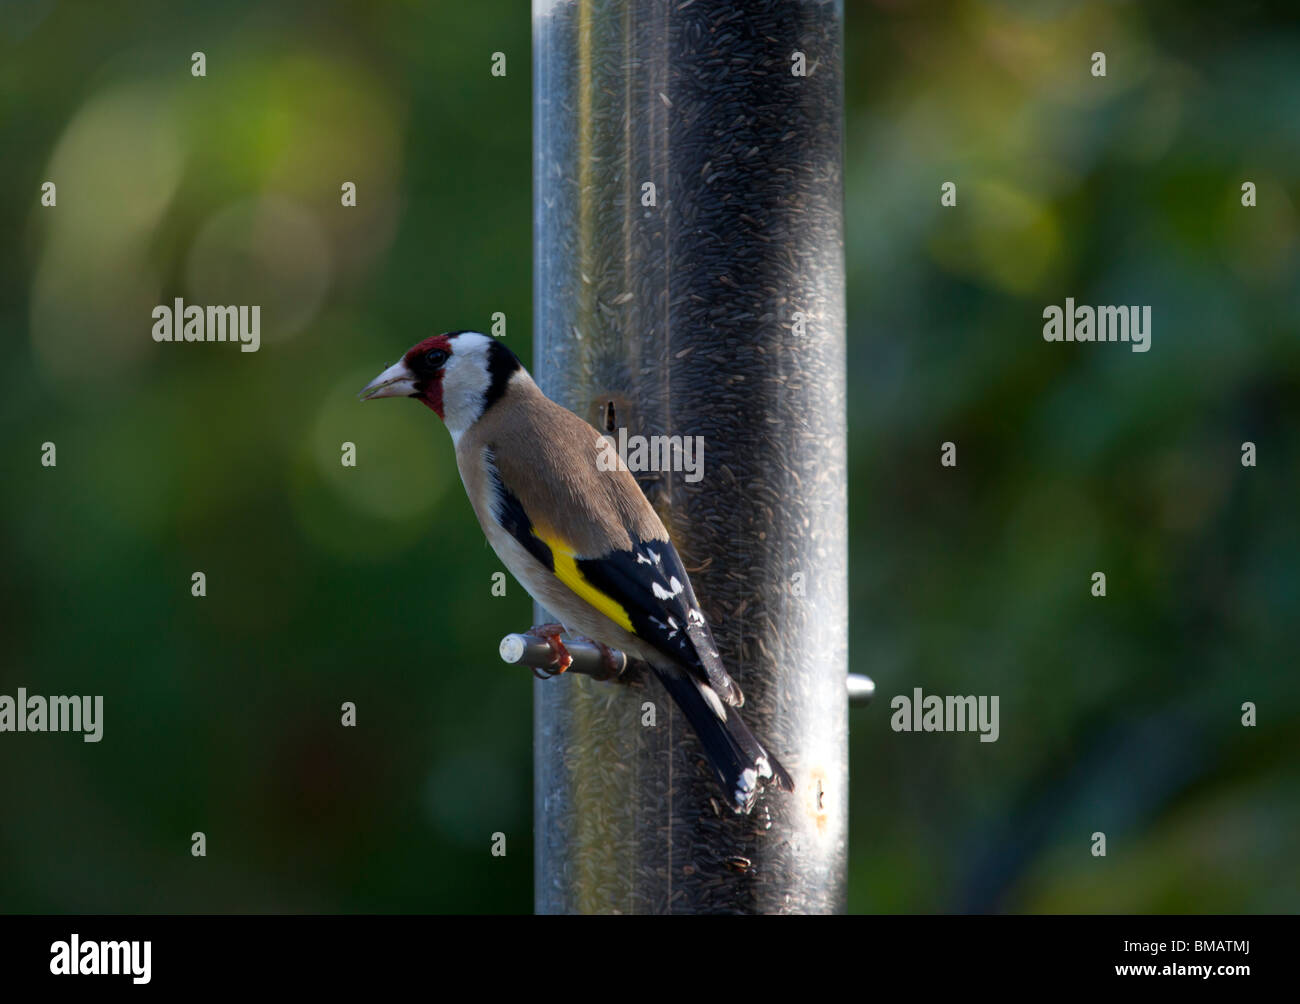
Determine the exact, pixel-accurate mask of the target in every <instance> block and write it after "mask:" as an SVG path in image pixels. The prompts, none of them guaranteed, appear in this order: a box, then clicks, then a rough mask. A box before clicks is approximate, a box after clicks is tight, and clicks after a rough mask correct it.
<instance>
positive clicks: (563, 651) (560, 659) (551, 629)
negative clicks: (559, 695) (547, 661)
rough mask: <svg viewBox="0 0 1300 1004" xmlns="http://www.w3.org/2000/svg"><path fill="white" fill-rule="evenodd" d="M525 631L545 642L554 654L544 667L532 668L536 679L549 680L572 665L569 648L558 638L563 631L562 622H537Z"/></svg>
mask: <svg viewBox="0 0 1300 1004" xmlns="http://www.w3.org/2000/svg"><path fill="white" fill-rule="evenodd" d="M525 633H526V634H530V635H532V636H533V637H535V638H540V639H542V641H544V642H546V644H547V645H549V646H550V647H551V652H552V654H553V655H554V656H555V658H554V659H553V660H552V662H551V665H550V666H548V667H547V668H546V669H534V670H533V676H535V677H537V679H539V680H549V679H550V678H551V677H553V676H559V675H560V674H561V673H563V672H564V671H565V670H567V669H568V668H569V667H570V666H571V665H573V656H571V655H570V654H569V650H568V649H567V648H565V647H564V642H563V641H561V640H560V635H562V634H563V633H564V625H563V624H538V625H536V626H535V627H531V628H529V629H528V630H527V631H526V632H525Z"/></svg>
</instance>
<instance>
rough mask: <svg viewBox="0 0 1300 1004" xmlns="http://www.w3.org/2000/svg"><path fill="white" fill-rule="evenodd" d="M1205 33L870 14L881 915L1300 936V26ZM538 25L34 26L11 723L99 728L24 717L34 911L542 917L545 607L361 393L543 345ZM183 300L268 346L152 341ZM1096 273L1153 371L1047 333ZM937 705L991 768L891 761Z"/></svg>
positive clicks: (858, 485) (864, 631) (31, 22)
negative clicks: (1170, 914) (500, 350)
mask: <svg viewBox="0 0 1300 1004" xmlns="http://www.w3.org/2000/svg"><path fill="white" fill-rule="evenodd" d="M1217 6H1218V5H1216V7H1209V6H1206V7H1205V9H1202V8H1201V7H1199V6H1198V7H1189V6H1187V5H1182V4H1173V3H1163V4H1154V5H1142V6H1139V5H1136V4H1113V3H1102V2H1086V3H1068V2H1054V3H1048V4H1015V3H997V2H983V3H977V2H965V3H939V4H927V5H917V6H914V7H913V6H902V5H895V4H891V3H880V4H854V3H852V2H850V3H849V4H848V10H847V49H846V51H847V53H848V60H849V62H848V66H847V67H846V91H847V101H848V109H847V138H846V157H847V162H846V200H847V202H846V206H847V233H848V245H847V258H848V266H849V280H850V284H849V291H850V300H849V318H850V332H849V338H850V342H849V364H850V372H849V381H850V387H851V390H852V393H851V395H850V400H851V402H852V404H851V412H850V422H851V425H850V429H851V446H852V460H853V467H852V479H851V484H850V498H851V506H852V512H851V515H852V549H853V553H852V581H851V588H852V604H853V606H852V612H853V624H852V648H853V653H854V655H853V659H854V668H855V669H856V670H858V671H862V672H868V673H870V674H872V675H873V676H874V677H875V678H876V681H877V684H878V687H879V695H880V696H879V697H878V700H877V704H876V706H874V707H871V708H867V709H861V710H854V711H853V712H852V715H853V718H852V727H853V802H852V805H853V825H852V843H851V855H852V867H851V891H850V892H851V895H850V906H851V908H852V909H854V910H896V911H937V910H1048V911H1093V910H1096V911H1147V910H1149V911H1163V910H1191V911H1199V910H1214V911H1250V910H1273V911H1278V910H1286V911H1292V910H1295V909H1297V907H1300V891H1298V890H1300V866H1298V865H1297V862H1296V859H1295V854H1294V846H1295V839H1294V836H1293V835H1294V833H1295V832H1296V830H1297V824H1298V823H1300V818H1298V817H1300V799H1297V795H1298V794H1300V765H1298V764H1297V757H1296V743H1295V740H1294V736H1295V734H1296V730H1297V727H1300V720H1298V719H1300V712H1298V711H1297V708H1298V707H1300V705H1298V704H1297V689H1298V688H1297V683H1296V674H1295V669H1296V661H1297V660H1296V657H1295V649H1296V645H1295V642H1294V634H1293V632H1294V626H1295V625H1296V624H1297V623H1300V593H1298V592H1297V582H1296V575H1297V567H1298V566H1300V523H1298V521H1297V519H1296V497H1297V470H1300V463H1298V462H1300V437H1298V434H1297V429H1298V428H1300V424H1298V420H1300V394H1298V391H1300V349H1298V348H1297V334H1298V331H1300V324H1297V318H1298V316H1300V284H1297V282H1296V275H1297V267H1296V266H1297V258H1298V255H1300V251H1298V247H1297V229H1296V228H1297V218H1296V212H1297V206H1298V205H1300V132H1298V131H1297V130H1296V128H1295V123H1296V121H1297V120H1300V35H1298V34H1297V28H1296V23H1295V17H1294V12H1293V11H1292V10H1289V9H1287V7H1286V6H1285V5H1278V6H1277V7H1276V8H1275V9H1272V8H1269V7H1267V6H1262V5H1251V6H1242V7H1227V6H1226V5H1225V9H1223V10H1218V9H1216V8H1217ZM529 30H530V28H529V20H528V15H527V11H526V9H525V8H523V7H522V6H521V5H519V4H517V3H510V2H503V0H491V2H488V0H480V2H479V3H476V4H456V3H442V2H439V3H420V2H415V0H409V2H389V3H378V4H357V3H344V2H341V0H340V2H334V3H320V2H306V0H302V2H294V0H277V2H271V3H254V2H230V3H224V4H219V5H218V4H211V5H210V4H200V3H194V2H186V3H162V2H157V0H145V2H134V3H130V4H127V3H101V4H91V3H53V2H32V3H6V4H4V5H3V6H0V57H2V58H0V144H2V149H3V154H4V155H3V157H2V158H0V191H2V192H3V193H4V195H3V198H0V238H2V243H0V249H2V253H3V261H4V263H5V267H4V268H3V270H0V387H2V388H3V394H0V430H2V431H3V441H2V444H0V445H2V446H3V449H2V450H0V457H3V489H2V490H0V568H3V574H2V575H0V590H2V592H0V608H3V609H4V611H5V616H4V619H3V620H4V624H5V630H4V631H3V632H0V693H6V694H13V693H14V692H15V691H16V689H17V688H18V687H26V688H27V689H28V691H29V692H32V693H45V694H54V693H60V694H81V693H88V694H94V693H102V694H104V695H106V706H107V708H106V722H105V738H104V741H103V742H102V743H100V744H98V745H93V744H85V743H82V742H80V741H79V740H77V739H76V738H75V737H70V736H51V735H46V736H27V737H23V738H21V739H19V738H18V737H15V736H13V735H0V807H2V808H0V862H2V864H0V910H4V911H7V912H20V911H37V912H43V911H77V912H80V911H107V912H119V911H127V912H133V911H180V912H186V911H216V912H260V911H290V912H312V911H371V912H401V911H435V912H441V911H448V912H479V911H527V910H529V909H531V904H532V886H531V872H532V862H531V833H530V829H531V822H532V808H531V712H530V708H531V690H530V686H529V683H528V682H527V679H526V678H522V677H521V676H520V675H519V674H517V673H514V672H510V671H507V670H506V669H504V668H502V667H501V666H500V665H499V663H498V662H497V659H496V643H497V640H498V639H499V637H500V635H501V634H502V632H503V630H505V629H507V628H517V627H519V626H522V625H525V624H527V623H529V622H530V618H531V605H530V603H529V601H528V600H527V597H526V596H525V594H524V593H523V591H522V589H520V588H519V587H518V586H517V585H515V584H514V583H513V582H511V584H510V586H509V590H508V595H507V596H506V597H505V598H504V599H492V598H490V593H489V588H490V584H491V582H490V577H491V575H492V573H493V572H496V571H498V570H499V569H500V565H499V563H498V562H497V560H496V558H495V556H494V555H493V554H492V553H491V551H490V550H489V549H488V547H487V545H486V544H485V543H484V542H483V539H482V534H481V533H480V531H479V530H478V528H477V526H476V524H475V522H474V519H473V516H472V514H471V512H470V509H469V506H468V504H467V503H466V502H465V500H464V498H463V495H462V492H461V489H460V486H459V481H458V478H457V476H456V473H455V467H454V461H453V456H452V449H451V444H450V442H449V441H448V438H447V437H446V435H445V434H444V433H443V432H442V431H441V429H439V428H438V427H437V424H436V422H434V421H433V419H432V416H430V415H429V414H428V413H427V412H425V411H424V410H423V409H420V408H418V407H416V406H415V405H410V406H409V407H403V406H400V405H393V406H389V407H381V406H375V407H373V408H371V407H366V408H363V407H360V406H359V405H358V404H357V402H356V399H355V396H354V395H355V392H356V390H357V389H359V388H360V387H361V386H362V385H363V384H364V383H365V382H366V381H367V380H368V379H369V378H370V377H372V376H373V375H374V374H375V373H377V372H378V371H379V370H380V369H381V368H383V366H385V365H387V364H388V363H389V362H391V361H392V360H393V359H395V358H396V357H397V356H398V355H399V354H400V353H401V352H402V351H403V350H404V349H405V348H407V347H408V346H409V345H410V344H411V343H413V342H414V341H416V340H417V339H419V338H420V337H423V336H424V335H426V334H429V333H432V332H434V331H435V330H442V329H447V328H459V327H477V328H485V327H487V326H488V324H489V323H490V321H489V318H490V315H491V314H492V313H493V312H494V311H498V310H499V311H504V312H505V313H506V314H507V316H508V318H509V334H508V335H507V337H508V339H509V340H510V344H512V346H513V347H514V348H515V349H516V351H518V352H519V353H520V354H521V355H522V356H523V357H524V358H528V355H529V352H528V345H529V324H530V321H529V319H530V313H531V302H530V300H531V297H530V282H531V264H530V261H531V207H530V200H531V153H530V145H529V133H530V118H531V108H530V79H529V58H528V56H529V52H528V47H529ZM196 50H202V51H203V52H204V53H205V55H206V58H207V76H206V77H204V78H194V77H192V76H191V75H190V54H191V52H193V51H196ZM1095 50H1104V51H1106V53H1107V58H1108V75H1107V77H1105V78H1094V77H1092V76H1091V75H1090V74H1089V73H1088V67H1089V58H1090V55H1091V53H1092V52H1093V51H1095ZM494 51H502V52H505V53H506V54H507V59H508V75H507V76H506V77H504V78H498V77H493V76H491V75H490V73H489V72H488V68H489V61H490V57H491V54H492V53H493V52H494ZM47 180H53V181H55V182H56V183H57V185H58V206H57V209H54V210H49V209H42V208H40V206H39V191H40V186H41V184H42V183H43V182H44V181H47ZM349 180H350V181H354V182H355V183H356V185H357V193H358V195H357V206H356V208H355V209H346V210H345V209H342V208H341V207H340V205H339V186H340V185H341V183H342V182H343V181H349ZM948 180H952V181H955V182H956V183H957V185H958V205H957V207H956V208H953V209H942V208H941V207H940V205H939V187H940V184H941V183H942V182H943V181H948ZM1246 180H1251V181H1254V182H1255V183H1256V185H1257V186H1258V189H1259V206H1258V207H1257V208H1255V209H1243V208H1242V207H1241V205H1240V185H1241V183H1242V182H1243V181H1246ZM249 290H252V291H253V292H251V293H250V292H248V291H249ZM175 296H184V297H186V299H187V300H190V301H191V302H197V303H204V302H211V303H225V302H235V303H250V302H257V303H261V304H263V330H262V349H261V351H260V352H259V353H257V354H256V355H253V356H249V355H243V354H241V353H240V352H238V351H237V350H236V349H235V348H234V347H233V346H229V345H215V344H213V345H199V346H187V347H185V348H183V349H182V348H180V347H179V346H176V345H156V344H154V343H153V342H152V341H151V340H149V338H148V336H147V331H148V327H147V325H146V322H145V321H144V319H146V318H148V317H149V313H150V310H151V309H152V307H153V306H154V305H155V304H158V303H166V302H170V299H171V298H172V297H175ZM1066 296H1073V297H1075V298H1076V299H1077V300H1078V301H1080V302H1089V303H1094V304H1095V303H1147V304H1151V305H1152V306H1153V313H1154V317H1155V322H1154V336H1153V345H1152V349H1151V351H1150V352H1149V353H1147V354H1145V355H1139V354H1134V353H1131V352H1129V351H1128V349H1127V348H1125V347H1121V346H1114V345H1094V346H1086V345H1085V346H1080V345H1048V344H1046V343H1044V342H1043V341H1042V338H1041V327H1042V320H1041V312H1042V309H1043V307H1044V306H1046V305H1048V304H1059V303H1062V302H1064V298H1065V297H1066ZM1247 439H1249V440H1252V441H1254V442H1255V443H1256V444H1257V445H1258V449H1259V458H1260V459H1259V466H1258V467H1257V468H1255V469H1243V468H1242V467H1241V465H1240V462H1239V451H1240V444H1241V442H1242V441H1243V440H1247ZM47 440H48V441H53V442H55V443H56V444H57V447H58V466H57V467H56V468H53V469H46V468H42V467H41V466H40V465H39V462H38V461H39V451H40V444H41V443H43V442H45V441H47ZM944 440H953V441H955V442H956V443H957V444H958V451H959V466H958V467H957V468H956V469H955V470H949V469H943V468H941V467H940V466H939V464H938V451H939V444H940V443H941V442H943V441H944ZM343 441H354V442H356V443H357V445H358V457H359V467H358V469H356V470H350V469H345V468H343V467H341V466H340V464H339V448H340V444H341V443H342V442H343ZM359 475H363V476H359ZM1098 569H1101V570H1105V571H1106V572H1107V575H1108V579H1109V582H1108V586H1109V595H1108V596H1107V598H1105V599H1104V600H1097V599H1093V598H1092V597H1091V596H1090V595H1089V592H1088V585H1089V576H1090V575H1091V573H1092V572H1093V571H1095V570H1098ZM195 570H202V571H204V572H205V573H206V575H207V580H208V595H207V596H206V597H205V598H203V599H201V600H199V599H194V598H192V597H191V595H190V588H189V587H190V575H191V573H192V572H193V571H195ZM917 686H919V687H921V688H923V690H924V691H925V692H926V693H939V694H945V693H952V694H958V693H986V694H998V695H1000V696H1001V710H1002V736H1001V739H1000V741H999V742H997V743H996V744H984V745H981V744H979V743H977V742H976V740H975V738H974V737H973V736H963V735H943V734H936V735H908V734H897V733H894V732H892V731H890V730H889V728H888V718H889V708H888V701H889V698H890V697H891V696H893V695H894V694H898V693H909V694H910V693H911V690H912V688H913V687H917ZM345 700H346V701H355V702H356V703H357V705H358V708H359V725H358V728H356V729H341V728H340V727H339V725H338V718H339V714H340V712H339V706H340V704H341V702H343V701H345ZM1246 700H1252V701H1255V702H1257V703H1258V705H1259V726H1258V727H1257V728H1254V729H1245V728H1242V726H1241V725H1240V722H1239V718H1240V710H1239V708H1240V704H1241V703H1242V702H1243V701H1246ZM196 830H202V831H204V832H205V833H206V834H207V839H208V857H207V858H206V859H204V860H202V861H201V862H200V861H196V860H195V859H193V858H192V857H191V856H190V854H189V846H190V834H191V833H192V832H193V831H196ZM1096 830H1102V831H1105V832H1106V833H1107V836H1108V841H1109V856H1108V857H1107V858H1105V859H1095V858H1093V857H1092V856H1091V855H1090V854H1089V853H1088V848H1089V837H1090V835H1091V833H1092V832H1093V831H1096ZM496 831H503V832H505V833H506V834H507V837H508V841H509V843H508V851H509V853H508V854H507V856H506V857H505V858H494V857H492V856H490V855H489V853H488V851H487V848H488V842H489V840H490V837H491V834H492V833H494V832H496Z"/></svg>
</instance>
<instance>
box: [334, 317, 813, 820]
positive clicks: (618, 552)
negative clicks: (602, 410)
mask: <svg viewBox="0 0 1300 1004" xmlns="http://www.w3.org/2000/svg"><path fill="white" fill-rule="evenodd" d="M359 396H360V397H361V399H362V400H364V401H372V400H375V399H377V398H382V397H413V398H416V399H417V400H419V401H421V402H423V403H424V404H426V405H428V406H429V407H430V408H431V409H433V411H435V412H436V413H437V414H438V417H439V418H441V419H442V420H443V422H444V423H445V424H446V426H447V430H448V431H449V432H450V433H451V438H452V442H453V443H454V444H455V447H456V466H457V467H458V468H459V470H460V476H461V480H462V481H463V482H464V484H465V491H466V493H467V494H468V495H469V500H470V504H471V505H472V506H473V507H474V513H475V515H477V516H478V521H479V524H480V525H481V526H482V527H483V532H484V534H486V535H487V539H488V542H489V543H490V544H491V545H492V549H493V550H494V551H496V553H497V556H498V557H499V558H500V559H501V561H502V562H503V563H504V564H505V566H506V567H507V568H508V569H510V572H511V574H513V575H514V577H515V578H516V579H518V580H519V581H520V583H522V584H523V587H524V588H525V589H526V590H527V591H528V592H529V594H531V595H532V597H533V599H535V600H536V601H537V602H538V603H540V604H542V606H544V607H545V608H546V609H547V610H549V611H551V613H553V614H554V615H555V616H557V617H558V618H559V619H560V620H561V622H562V623H563V627H564V629H565V630H566V631H568V632H569V633H570V634H574V635H581V636H586V637H588V638H591V639H593V640H595V641H597V642H600V643H601V644H603V645H606V646H609V647H611V648H617V649H621V650H622V651H624V652H626V653H627V654H628V655H630V656H634V657H636V658H639V659H641V660H643V661H644V662H646V663H648V664H649V666H650V667H651V669H652V670H653V671H654V673H655V675H656V676H657V677H658V678H659V680H660V681H661V682H662V683H663V685H664V687H665V689H667V691H668V693H669V694H670V695H671V696H672V698H673V700H674V701H675V702H676V703H677V705H678V707H680V708H681V710H682V712H683V713H684V714H685V715H686V718H687V720H688V721H689V722H690V723H691V726H692V727H693V728H694V730H695V732H696V734H697V735H698V737H699V739H700V742H701V744H702V745H703V747H704V752H705V754H706V755H707V756H708V759H709V762H710V763H711V764H712V766H713V770H714V771H715V773H716V774H717V776H718V780H719V781H720V782H721V784H722V786H723V788H724V790H725V791H726V792H727V796H728V799H729V801H730V804H731V805H732V807H733V808H734V810H735V811H736V812H744V813H747V812H749V811H750V809H752V808H753V806H754V802H755V799H756V798H757V797H758V794H759V792H760V791H761V790H762V782H763V781H764V780H770V781H772V782H773V783H775V784H776V785H777V786H778V787H779V788H782V789H784V790H785V791H793V790H794V782H793V781H792V780H791V778H790V775H789V774H788V773H786V771H785V769H784V768H783V767H782V766H781V764H780V763H778V762H777V760H776V758H775V757H774V756H772V755H771V754H770V753H768V752H767V751H766V750H765V749H764V748H763V746H762V744H761V743H759V741H758V740H757V739H755V738H754V735H753V733H751V732H750V731H749V729H748V728H747V727H746V726H745V723H744V722H743V721H741V719H740V715H739V714H738V712H737V711H736V710H735V709H737V708H739V707H740V706H741V705H742V704H743V703H744V701H745V698H744V695H743V694H742V693H741V690H740V688H739V687H738V686H737V685H736V683H735V681H734V680H732V678H731V677H730V676H728V675H727V671H726V669H725V668H723V665H722V660H721V658H720V657H719V655H718V650H717V646H716V645H715V644H714V642H713V635H712V633H711V632H710V631H709V625H708V622H707V621H706V620H705V618H704V614H703V613H701V612H700V606H699V603H697V602H696V599H695V591H694V589H692V587H691V580H690V576H688V575H687V574H686V569H685V568H684V567H683V566H682V561H681V558H679V557H678V555H677V550H676V549H675V548H674V547H673V544H672V541H671V540H669V538H668V533H667V531H666V530H665V529H664V525H663V523H662V522H660V520H659V517H658V516H657V515H656V514H655V511H654V509H653V508H652V507H651V505H650V503H649V501H648V500H647V499H646V497H645V495H644V494H643V493H642V491H641V488H640V486H639V485H637V483H636V479H635V478H634V477H633V476H632V475H631V473H629V471H628V470H627V469H626V467H624V466H622V465H610V464H608V463H606V464H601V463H599V462H598V459H597V458H598V456H599V454H600V450H601V446H602V440H601V435H600V433H599V432H597V431H596V429H595V428H594V427H592V426H591V425H589V424H588V423H587V422H585V421H583V420H582V419H581V418H579V417H578V416H577V415H575V414H573V412H571V411H569V410H567V409H565V408H563V407H561V406H560V405H558V404H556V403H555V402H554V401H551V400H550V399H549V398H547V397H546V395H544V394H543V393H542V392H541V390H540V389H539V388H538V386H537V384H536V383H534V382H533V379H532V377H531V376H529V374H528V371H527V370H525V369H524V368H523V366H522V365H521V364H520V362H519V360H518V359H517V358H516V357H515V355H514V353H512V352H511V351H510V350H509V349H507V348H506V347H505V345H503V344H502V343H501V342H500V341H497V340H496V339H494V338H489V337H488V336H487V335H484V334H480V333H479V332H475V331H452V332H448V333H446V334H442V335H435V336H433V337H431V338H426V339H424V340H423V341H422V342H420V343H419V344H417V345H415V346H414V347H413V348H411V349H410V350H409V351H408V352H407V353H406V354H405V355H404V356H403V357H402V358H401V359H400V360H399V361H398V362H396V363H394V364H393V365H392V366H390V367H389V368H388V369H386V370H384V372H382V373H380V374H379V376H377V377H376V378H375V379H374V380H373V381H371V383H370V384H369V385H368V386H366V387H365V388H364V389H363V390H362V391H361V393H360V395H359ZM610 466H615V468H616V469H613V470H606V469H603V468H605V467H610ZM555 641H556V642H557V643H558V637H557V638H556V639H555ZM559 651H560V652H561V653H563V648H562V647H560V648H559Z"/></svg>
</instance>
